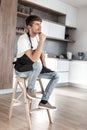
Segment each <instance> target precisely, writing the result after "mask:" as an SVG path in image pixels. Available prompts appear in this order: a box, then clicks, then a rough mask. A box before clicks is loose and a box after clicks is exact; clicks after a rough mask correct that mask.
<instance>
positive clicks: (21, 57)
mask: <svg viewBox="0 0 87 130" xmlns="http://www.w3.org/2000/svg"><path fill="white" fill-rule="evenodd" d="M41 22H42V19H41V18H40V17H38V16H36V15H31V16H29V17H28V18H27V19H26V27H27V30H28V33H25V34H23V35H21V36H20V37H19V40H18V44H17V46H18V52H17V62H16V63H15V69H16V75H17V76H20V77H28V78H29V79H28V87H27V96H28V97H31V98H36V94H35V91H34V87H35V82H36V79H37V78H38V77H41V78H47V79H50V81H49V83H48V85H47V87H46V89H45V92H44V94H43V96H42V99H41V101H40V103H39V107H46V108H49V109H55V108H56V107H55V106H52V105H51V104H50V103H49V102H48V99H49V97H50V95H51V93H52V91H53V88H54V86H55V85H56V83H57V81H58V76H57V74H56V72H53V71H51V70H49V69H47V68H46V62H45V55H44V52H43V44H44V41H45V39H46V36H45V35H44V34H43V33H42V32H41ZM25 59H26V64H25Z"/></svg>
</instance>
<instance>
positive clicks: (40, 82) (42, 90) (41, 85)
mask: <svg viewBox="0 0 87 130" xmlns="http://www.w3.org/2000/svg"><path fill="white" fill-rule="evenodd" d="M37 80H38V81H39V84H40V87H41V92H42V94H43V93H44V88H43V84H42V81H41V79H40V78H38V79H37Z"/></svg>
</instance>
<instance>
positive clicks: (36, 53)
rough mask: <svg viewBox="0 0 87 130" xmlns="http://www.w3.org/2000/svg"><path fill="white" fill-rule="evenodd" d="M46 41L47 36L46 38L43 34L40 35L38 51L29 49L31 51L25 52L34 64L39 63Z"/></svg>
mask: <svg viewBox="0 0 87 130" xmlns="http://www.w3.org/2000/svg"><path fill="white" fill-rule="evenodd" d="M45 39H46V36H45V35H44V34H43V33H40V34H39V42H38V46H37V49H36V50H35V51H32V50H31V49H29V50H27V51H26V52H25V54H26V55H27V56H28V57H29V58H30V59H31V60H32V61H33V62H37V61H38V59H39V58H40V56H41V53H42V49H43V44H44V41H45Z"/></svg>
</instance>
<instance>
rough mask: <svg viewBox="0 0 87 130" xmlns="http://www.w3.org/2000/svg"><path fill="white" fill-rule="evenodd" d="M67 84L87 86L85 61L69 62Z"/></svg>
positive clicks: (86, 64) (86, 65)
mask: <svg viewBox="0 0 87 130" xmlns="http://www.w3.org/2000/svg"><path fill="white" fill-rule="evenodd" d="M69 82H71V83H76V84H81V85H87V62H86V61H71V62H70V73H69Z"/></svg>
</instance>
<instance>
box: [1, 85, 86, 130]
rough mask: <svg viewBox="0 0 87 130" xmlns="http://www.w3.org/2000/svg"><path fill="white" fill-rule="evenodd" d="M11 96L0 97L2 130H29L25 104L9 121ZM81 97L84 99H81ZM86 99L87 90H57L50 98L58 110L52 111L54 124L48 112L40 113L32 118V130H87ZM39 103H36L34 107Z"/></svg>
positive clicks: (34, 114)
mask: <svg viewBox="0 0 87 130" xmlns="http://www.w3.org/2000/svg"><path fill="white" fill-rule="evenodd" d="M76 93H77V96H76ZM74 95H75V96H74ZM11 96H12V95H11V94H8V95H0V130H27V129H28V128H27V122H26V117H25V109H24V104H23V105H22V106H21V107H16V108H15V109H14V111H13V116H12V119H11V121H9V120H8V113H9V107H10V101H11ZM80 96H82V97H83V96H84V98H82V99H81V97H80ZM86 97H87V90H84V91H83V90H81V89H77V88H72V87H62V88H55V90H54V92H53V94H52V96H51V98H50V102H51V103H52V104H53V105H55V106H56V107H57V110H55V111H54V110H51V115H52V119H53V124H52V125H51V124H49V121H48V118H47V114H46V111H39V112H37V113H33V114H32V116H31V118H32V129H31V130H87V99H86ZM38 102H39V101H38ZM38 102H36V101H35V103H34V105H37V104H38Z"/></svg>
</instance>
